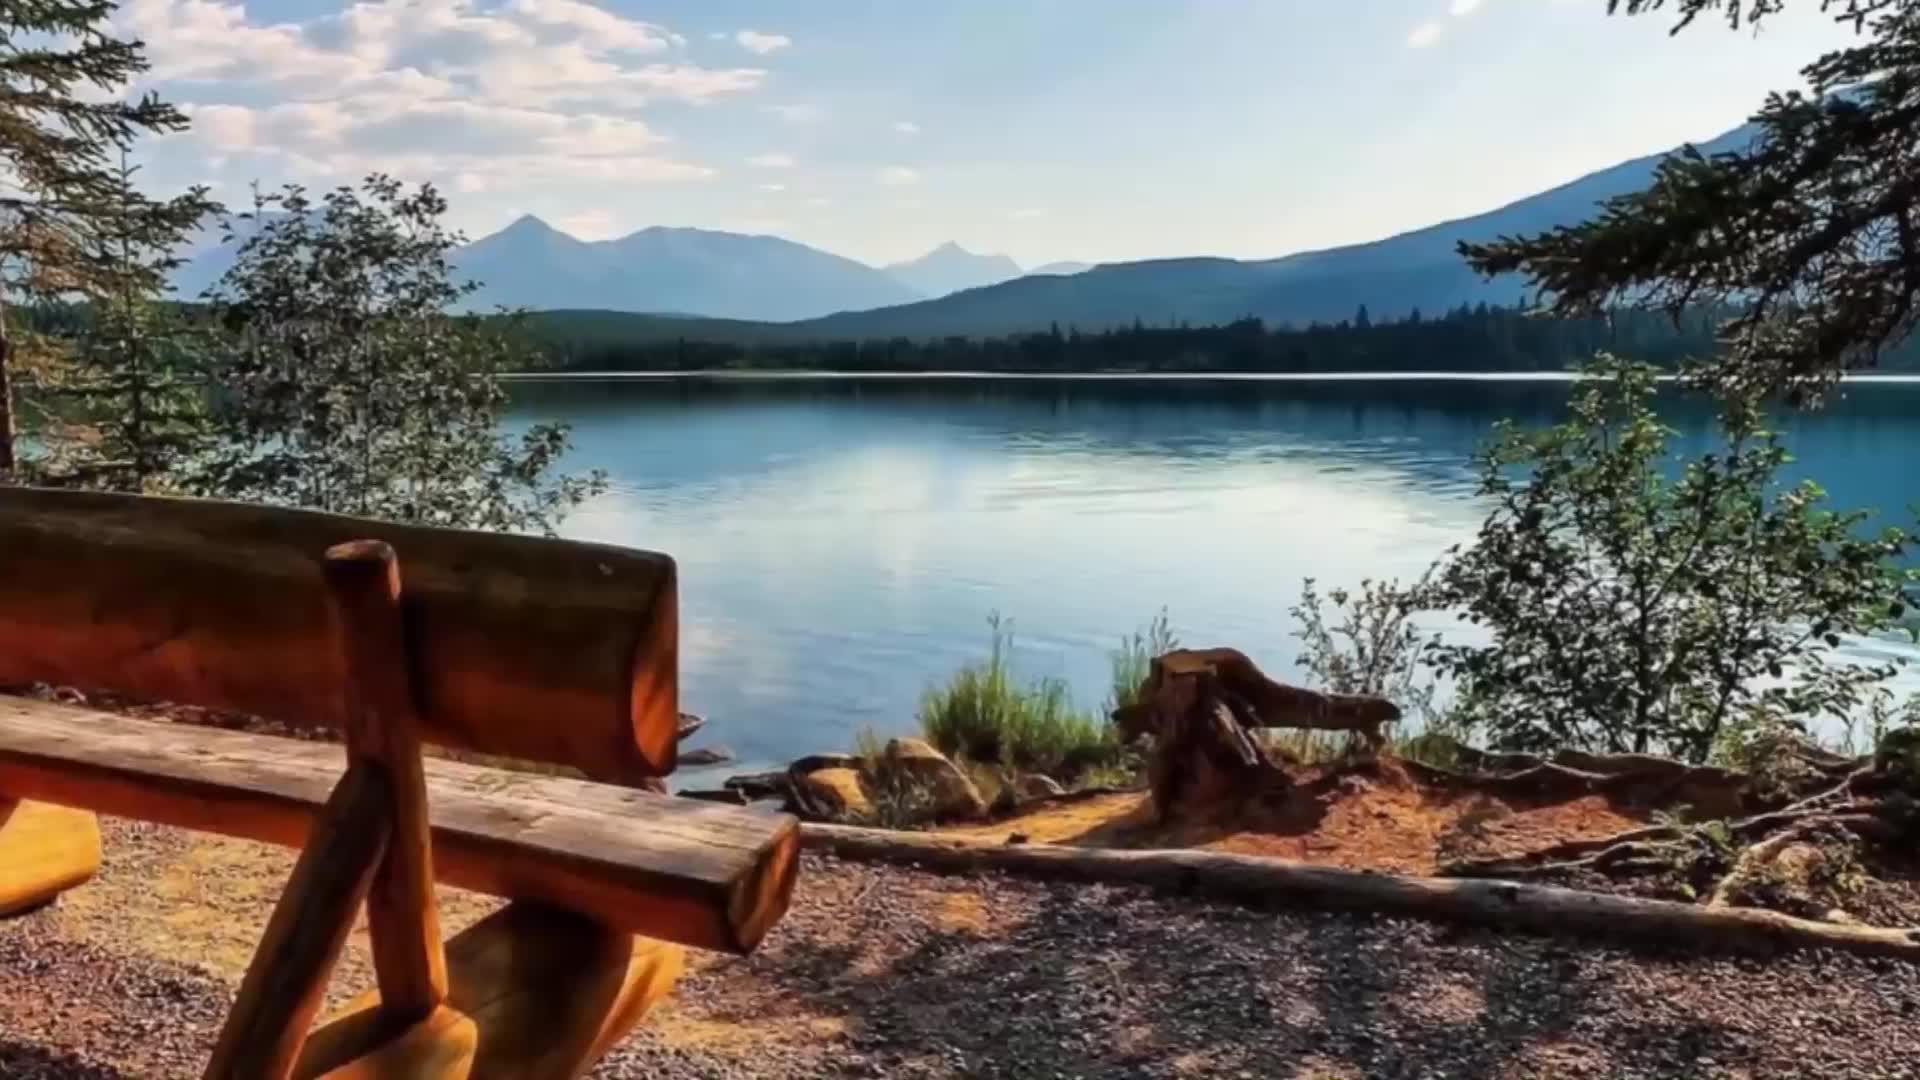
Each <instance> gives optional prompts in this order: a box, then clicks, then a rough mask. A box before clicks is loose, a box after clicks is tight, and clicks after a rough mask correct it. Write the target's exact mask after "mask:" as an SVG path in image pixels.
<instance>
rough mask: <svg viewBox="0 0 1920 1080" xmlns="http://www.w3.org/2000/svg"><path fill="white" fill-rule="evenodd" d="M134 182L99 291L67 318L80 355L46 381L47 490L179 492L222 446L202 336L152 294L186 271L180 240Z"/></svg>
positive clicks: (109, 236)
mask: <svg viewBox="0 0 1920 1080" xmlns="http://www.w3.org/2000/svg"><path fill="white" fill-rule="evenodd" d="M134 172H135V170H134V169H133V168H132V167H131V166H129V165H127V164H126V163H125V162H124V161H123V162H122V163H121V167H120V169H119V172H118V177H117V180H118V186H119V191H120V201H121V206H122V212H121V214H120V215H119V216H118V217H112V218H106V217H103V218H102V220H101V222H100V224H99V230H100V231H99V235H98V236H97V238H96V243H97V245H98V246H97V250H95V251H94V252H92V253H91V257H92V259H93V260H94V261H95V262H96V263H97V264H98V265H99V266H101V267H102V268H103V273H102V275H101V278H100V281H99V283H98V290H99V291H95V292H94V293H93V294H92V295H90V296H88V297H87V299H86V302H85V303H84V304H83V305H78V306H70V307H69V308H68V310H76V311H78V312H79V313H80V315H81V324H80V326H79V328H78V329H77V332H74V333H71V334H69V335H63V337H64V340H65V342H66V343H67V344H69V345H70V346H71V351H70V353H69V354H68V355H66V356H64V357H63V359H62V362H61V363H60V364H59V366H58V368H57V369H56V374H55V376H54V377H52V378H49V379H47V380H46V382H47V386H46V395H47V397H48V398H49V399H50V400H51V401H52V402H53V403H54V405H55V408H54V409H53V410H52V411H51V412H50V414H49V416H48V418H47V422H46V424H45V425H44V428H43V430H42V432H41V438H40V441H41V442H42V443H43V444H44V445H45V447H46V455H45V460H44V461H42V462H40V463H39V465H38V467H37V468H36V469H35V478H36V479H37V480H39V481H41V482H47V483H56V484H72V485H77V486H84V487H100V488H110V489H114V490H119V491H133V492H163V491H171V490H176V489H178V488H179V487H180V486H181V480H182V477H183V475H184V474H185V473H187V472H188V471H190V470H191V469H192V468H193V467H194V466H195V465H196V464H197V463H198V462H199V461H200V460H201V459H202V457H203V456H204V455H205V454H206V452H207V451H208V449H209V448H210V447H211V445H212V440H213V432H212V430H211V426H210V425H211V418H210V415H209V412H208V397H207V395H208V379H207V354H206V351H205V348H204V345H205V342H204V341H203V337H204V335H203V334H202V333H201V332H200V331H199V329H198V328H196V327H195V326H194V325H193V324H192V322H191V320H190V319H189V318H188V317H187V316H186V315H185V314H184V313H183V312H182V311H181V310H180V309H179V308H178V307H177V306H175V305H169V304H164V303H160V302H158V301H157V300H156V299H155V298H154V296H153V293H154V292H155V291H156V290H157V289H158V287H159V282H160V280H161V279H162V278H163V276H164V275H165V274H166V273H167V272H168V271H170V270H172V269H173V268H174V267H175V266H177V265H178V263H179V259H178V256H177V255H176V251H177V241H178V239H179V234H178V231H177V230H176V229H174V228H173V227H172V226H171V225H170V224H169V221H168V219H167V218H166V217H164V216H162V215H155V214H153V213H152V212H150V210H149V208H148V206H147V204H146V202H145V200H144V199H143V198H142V196H141V195H140V194H139V193H138V192H137V191H136V190H135V189H134V186H133V175H134ZM188 198H197V196H189V197H188ZM106 270H110V271H112V272H111V273H106V272H104V271H106Z"/></svg>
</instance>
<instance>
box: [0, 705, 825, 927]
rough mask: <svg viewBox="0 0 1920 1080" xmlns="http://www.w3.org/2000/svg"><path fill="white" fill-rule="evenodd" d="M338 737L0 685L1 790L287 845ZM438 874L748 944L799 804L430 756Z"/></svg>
mask: <svg viewBox="0 0 1920 1080" xmlns="http://www.w3.org/2000/svg"><path fill="white" fill-rule="evenodd" d="M345 766H346V756H345V752H344V750H343V748H342V747H340V746H338V745H335V744H330V743H320V742H308V741H299V740H292V739H284V738H277V737H274V736H269V735H252V734H247V733H243V732H233V731H223V730H215V729H211V728H202V727H196V726H192V725H187V724H176V723H164V722H157V721H147V720H133V719H128V718H125V717H120V716H114V715H111V714H107V713H101V712H97V711H93V710H89V709H80V708H74V707H71V706H66V705H59V704H53V703H48V702H42V701H37V700H30V699H25V698H15V697H6V696H0V792H6V793H7V794H8V795H9V796H11V797H16V798H23V799H34V800H39V801H42V802H49V803H57V804H60V805H64V806H72V807H78V808H83V809H88V810H94V811H98V812H100V813H104V814H112V815H115V816H119V817H128V818H137V819H141V820H146V821H153V822H157V823H159V824H164V825H174V826H178V827H182V828H189V829H197V830H201V831H205V832H213V833H219V834H223V835H227V836H235V837H240V838H243V839H248V840H258V841H263V842H267V843H274V844H281V845H286V846H294V847H297V846H300V845H301V844H303V843H305V841H306V838H307V833H308V830H309V828H310V826H311V824H312V822H313V821H314V819H315V817H316V816H317V815H318V813H319V811H320V808H321V807H322V806H323V805H324V804H325V803H326V801H327V797H328V793H329V792H330V790H331V789H332V787H333V785H334V784H335V783H336V782H337V781H338V780H339V778H340V776H341V775H342V773H343V772H344V771H345ZM426 766H427V767H426V774H427V789H428V790H427V798H428V804H429V809H430V816H431V820H432V825H433V829H432V843H433V862H434V873H435V876H436V878H437V879H438V880H440V881H443V882H445V883H447V884H450V885H455V886H459V887H462V888H467V889H473V890H475V891H478V892H485V893H490V894H492V895H495V896H503V897H507V898H510V899H525V900H536V901H544V902H546V903H550V904H553V905H555V906H558V907H562V908H566V909H569V910H571V911H575V912H578V913H580V914H583V915H588V916H591V917H593V918H595V919H598V920H599V921H600V922H602V923H605V924H606V925H607V926H609V927H611V928H613V929H616V930H620V931H624V932H628V933H634V934H642V935H645V936H647V937H652V938H658V939H661V940H663V941H668V942H674V943H677V944H682V945H691V946H694V947H697V948H704V949H714V950H719V951H726V952H736V953H741V952H747V951H750V950H751V949H752V948H753V947H754V946H755V945H756V944H758V943H759V941H760V939H761V937H762V936H764V935H765V933H766V932H767V930H768V929H769V928H770V927H771V926H772V925H773V924H774V922H775V921H776V920H777V919H778V918H779V917H780V915H781V914H782V913H783V912H784V911H785V910H786V907H787V903H788V901H789V899H790V897H791V895H792V891H793V884H794V876H795V874H796V873H797V870H798V847H799V843H798V841H799V829H798V825H797V823H796V822H795V821H794V819H793V818H791V817H788V816H786V815H784V814H769V813H763V812H760V811H755V810H748V809H743V808H739V807H729V806H722V805H720V804H717V803H706V802H700V801H697V800H693V799H681V798H676V797H673V796H668V795H656V794H653V793H651V792H645V791H638V790H634V789H630V788H623V787H616V786H612V785H607V784H596V783H591V782H588V781H583V780H571V779H565V778H559V777H549V776H535V775H531V774H527V773H516V772H506V771H502V770H499V769H492V768H486V767H482V766H476V765H469V764H465V763H461V762H455V761H448V760H443V759H437V758H435V759H429V760H428V761H427V763H426Z"/></svg>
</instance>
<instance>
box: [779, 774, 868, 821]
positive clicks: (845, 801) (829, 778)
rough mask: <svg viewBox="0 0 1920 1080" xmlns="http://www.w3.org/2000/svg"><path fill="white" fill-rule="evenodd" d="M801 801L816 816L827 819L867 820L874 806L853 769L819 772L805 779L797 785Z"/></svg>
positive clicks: (806, 775)
mask: <svg viewBox="0 0 1920 1080" xmlns="http://www.w3.org/2000/svg"><path fill="white" fill-rule="evenodd" d="M797 786H798V788H799V794H800V797H801V801H802V803H803V804H804V805H806V807H807V809H809V810H811V811H812V812H813V816H819V817H825V818H849V817H851V818H862V819H864V818H867V817H871V816H872V814H873V803H872V802H871V801H870V800H868V798H867V789H866V787H865V786H864V785H862V784H861V782H860V774H859V773H858V772H855V771H854V770H852V769H815V770H814V771H812V772H810V773H806V774H804V775H802V776H801V777H800V778H799V780H798V783H797Z"/></svg>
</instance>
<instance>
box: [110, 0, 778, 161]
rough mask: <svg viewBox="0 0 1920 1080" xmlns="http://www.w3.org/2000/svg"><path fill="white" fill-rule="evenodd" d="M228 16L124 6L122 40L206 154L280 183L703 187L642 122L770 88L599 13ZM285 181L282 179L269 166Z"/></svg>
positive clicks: (499, 7)
mask: <svg viewBox="0 0 1920 1080" xmlns="http://www.w3.org/2000/svg"><path fill="white" fill-rule="evenodd" d="M264 6H265V5H260V6H258V7H256V8H254V9H253V10H251V11H250V10H249V8H248V7H246V6H244V5H243V4H242V3H238V2H228V0H125V3H123V4H122V6H121V7H120V9H119V11H118V12H117V13H116V15H115V23H116V26H117V28H118V29H119V30H121V31H123V32H125V33H127V34H129V35H133V36H138V37H140V38H142V39H144V40H145V41H146V42H147V51H148V55H149V57H150V58H151V60H152V62H153V70H152V71H151V72H150V73H149V76H148V77H147V78H146V79H145V80H144V84H143V85H145V86H153V85H162V86H164V88H165V94H166V96H167V97H168V98H170V99H171V100H174V101H177V102H180V103H181V105H182V108H183V110H185V111H186V112H187V113H188V114H189V115H190V116H191V117H192V119H193V121H194V127H193V130H192V133H191V135H190V137H191V138H193V139H195V140H197V141H199V142H200V143H202V144H204V145H205V146H206V147H207V148H208V150H209V151H210V152H212V153H214V154H226V155H238V154H248V155H251V156H252V157H253V158H255V159H257V160H254V161H251V162H244V163H243V162H236V163H235V167H240V166H242V165H245V166H246V167H249V168H251V169H254V170H256V172H255V175H263V171H264V175H266V177H267V178H268V179H269V180H270V181H272V180H277V179H280V178H282V177H281V175H280V174H288V175H292V176H297V177H300V178H302V179H308V180H321V179H328V180H331V179H351V178H355V177H356V176H357V175H358V174H360V173H363V172H365V171H367V170H369V169H372V168H382V169H386V170H387V171H392V172H394V173H395V174H396V175H402V176H405V177H407V178H409V179H429V178H431V179H435V180H438V181H440V182H441V183H443V184H446V185H448V186H450V187H452V188H454V189H455V190H459V191H466V192H473V191H503V190H512V189H518V188H525V187H529V186H533V185H537V184H541V183H549V182H552V181H553V180H554V179H555V178H558V179H560V180H563V181H565V180H585V179H591V178H594V177H598V176H606V177H608V178H610V179H617V180H621V181H650V180H653V181H670V180H690V179H698V178H701V177H705V176H711V175H712V174H713V170H712V169H711V168H709V167H707V166H705V165H701V164H698V163H695V162H689V161H683V160H678V159H677V158H675V157H673V156H672V155H670V154H669V153H668V151H669V149H670V147H671V144H672V140H671V139H670V137H669V136H667V135H666V134H664V133H663V132H660V131H658V130H656V129H655V128H653V127H652V126H651V125H649V124H648V123H647V122H645V121H644V120H642V119H640V118H639V117H638V115H636V113H637V110H640V109H643V108H644V107H645V106H647V105H648V104H649V103H651V102H654V101H658V100H662V99H671V100H678V101H684V102H689V103H693V104H706V103H709V102H712V101H716V100H719V99H723V98H728V97H734V96H740V95H745V94H750V93H752V92H754V91H756V90H758V89H759V88H760V86H761V85H762V84H763V82H764V81H765V78H766V72H765V71H763V70H761V69H758V68H744V67H707V66H702V65H698V64H693V63H686V62H682V61H680V60H679V59H676V58H673V57H672V56H671V55H670V54H671V53H672V50H674V49H676V48H678V47H680V46H682V45H684V44H685V39H684V38H683V37H681V36H680V35H678V34H676V33H673V32H672V31H670V30H668V29H666V28H665V27H662V26H659V25H656V24H653V23H648V22H642V21H639V20H636V19H629V18H625V17H623V16H620V15H617V14H614V13H613V12H611V11H608V10H606V9H604V8H602V7H600V6H598V5H597V4H594V3H589V2H587V0H359V2H357V3H353V4H350V5H349V6H346V7H345V8H344V9H342V10H339V11H337V12H335V13H332V14H327V15H322V16H319V17H316V18H313V19H309V20H305V21H282V22H273V21H271V20H270V19H268V18H262V17H258V16H256V14H255V12H256V11H258V10H259V7H264ZM269 166H271V168H268V167H269Z"/></svg>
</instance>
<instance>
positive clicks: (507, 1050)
mask: <svg viewBox="0 0 1920 1080" xmlns="http://www.w3.org/2000/svg"><path fill="white" fill-rule="evenodd" d="M683 962H684V953H683V950H682V949H681V948H680V947H679V946H678V945H669V944H667V943H665V942H661V941H654V940H651V939H648V938H636V937H634V936H632V935H630V934H623V933H620V932H618V931H615V930H612V929H609V928H608V927H606V926H603V925H601V924H600V923H598V922H596V921H594V920H592V919H589V918H585V917H583V916H580V915H575V914H572V913H570V912H565V911H560V910H557V909H554V908H550V907H546V906H544V905H540V904H529V903H515V904H510V905H508V906H507V907H505V908H502V909H501V910H499V911H497V912H495V913H494V914H492V915H490V916H488V917H487V918H485V919H482V920H481V921H480V922H478V923H475V924H474V925H473V926H471V927H469V928H468V929H467V930H465V931H463V932H462V933H460V934H459V935H458V936H457V937H455V938H454V939H453V940H452V941H450V942H448V943H447V968H448V973H449V992H448V999H447V1004H448V1006H449V1007H450V1008H452V1009H454V1010H456V1011H457V1012H459V1013H460V1014H462V1015H464V1016H467V1017H470V1018H471V1019H472V1021H473V1023H474V1025H475V1027H476V1028H477V1030H478V1046H477V1048H476V1050H475V1052H474V1057H473V1072H472V1075H473V1076H474V1077H475V1078H485V1080H571V1078H572V1077H576V1076H579V1075H580V1074H581V1073H582V1072H584V1071H585V1070H586V1069H587V1068H588V1067H589V1066H590V1065H592V1064H593V1063H594V1062H595V1061H598V1060H599V1059H600V1058H601V1057H602V1056H603V1055H605V1054H606V1052H607V1051H608V1050H609V1049H611V1048H612V1047H613V1045H614V1044H615V1043H617V1042H618V1041H619V1040H620V1039H621V1038H622V1037H624V1036H625V1035H626V1034H627V1032H629V1031H631V1030H632V1029H633V1026H634V1025H635V1024H637V1023H638V1022H639V1021H640V1019H641V1018H642V1017H643V1016H645V1015H646V1013H647V1010H648V1009H650V1008H652V1007H653V1006H654V1005H655V1004H657V1003H658V1002H659V1001H660V1000H661V999H662V998H664V997H666V995H667V993H668V991H669V990H671V989H672V987H673V983H674V980H675V979H676V978H678V976H679V974H680V971H681V968H682V966H683ZM379 1006H380V997H379V995H378V994H374V993H368V994H363V995H361V996H360V997H358V998H356V999H355V1000H353V1001H352V1002H350V1003H348V1004H347V1006H346V1007H345V1008H344V1009H342V1010H341V1011H340V1012H339V1013H338V1014H337V1015H335V1016H334V1017H333V1018H331V1019H329V1020H327V1021H326V1022H325V1023H323V1024H322V1025H321V1026H320V1027H319V1028H318V1029H317V1030H315V1031H314V1033H313V1037H312V1039H311V1040H310V1041H309V1042H308V1045H307V1050H306V1054H305V1056H304V1057H303V1059H302V1061H301V1065H300V1067H299V1069H298V1070H296V1075H300V1076H313V1075H332V1074H331V1073H330V1072H328V1070H331V1069H335V1068H338V1067H339V1063H341V1062H344V1061H348V1060H352V1059H355V1058H358V1057H361V1056H363V1055H366V1054H369V1053H370V1050H369V1048H370V1047H377V1046H380V1045H381V1044H382V1042H383V1039H384V1038H385V1031H384V1029H385V1028H386V1026H387V1023H386V1021H384V1020H383V1019H382V1018H381V1015H380V1009H379Z"/></svg>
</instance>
